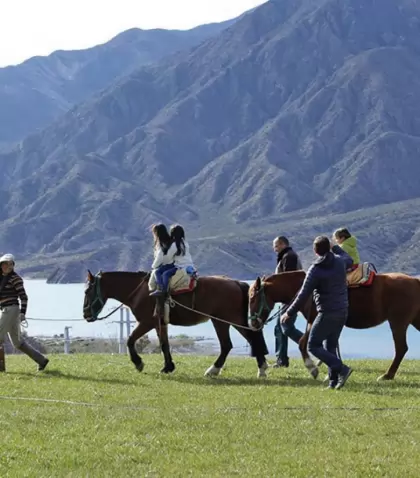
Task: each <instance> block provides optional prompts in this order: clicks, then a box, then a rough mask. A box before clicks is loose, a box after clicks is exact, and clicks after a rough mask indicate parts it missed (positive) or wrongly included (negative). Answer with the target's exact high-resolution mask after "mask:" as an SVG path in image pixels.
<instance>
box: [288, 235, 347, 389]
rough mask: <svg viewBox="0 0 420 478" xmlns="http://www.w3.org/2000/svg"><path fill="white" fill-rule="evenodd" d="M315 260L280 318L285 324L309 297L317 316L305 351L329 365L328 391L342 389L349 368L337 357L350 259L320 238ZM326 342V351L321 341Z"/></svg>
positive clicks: (345, 307)
mask: <svg viewBox="0 0 420 478" xmlns="http://www.w3.org/2000/svg"><path fill="white" fill-rule="evenodd" d="M314 251H315V253H316V255H317V256H318V259H317V261H316V262H315V263H314V264H313V265H312V266H311V267H310V268H309V270H308V272H307V275H306V278H305V281H304V283H303V285H302V288H301V289H300V291H299V294H298V296H297V297H296V299H295V300H294V302H293V303H292V305H291V306H290V307H289V309H288V310H287V312H286V313H285V314H284V315H283V316H282V318H281V322H282V323H287V322H288V321H289V320H290V317H293V316H294V315H295V314H296V313H297V311H298V310H300V309H301V308H302V307H303V306H304V304H305V302H306V301H307V299H308V298H309V297H310V295H311V294H312V293H313V298H314V301H315V305H316V310H317V312H318V315H317V317H316V319H315V322H314V323H313V325H312V328H311V332H310V335H309V342H308V350H309V352H310V353H311V354H313V355H314V356H315V357H317V358H318V359H320V360H322V362H324V363H325V364H327V365H328V374H329V378H330V383H329V388H335V389H339V388H342V387H344V385H345V383H346V381H347V379H348V378H349V376H350V374H351V373H352V369H351V368H350V367H348V366H347V365H345V364H343V362H342V361H341V360H340V359H339V358H338V357H337V353H336V351H337V346H338V340H339V338H340V334H341V331H342V330H343V327H344V325H345V323H346V321H347V315H348V305H349V302H348V290H347V280H346V270H347V269H348V268H349V267H351V265H352V264H353V260H352V258H351V257H350V256H349V255H348V254H347V253H346V252H344V251H343V250H342V249H341V248H339V247H338V248H336V247H334V248H333V252H332V251H331V244H330V241H329V239H328V237H325V236H319V237H317V238H316V239H315V241H314ZM324 340H325V341H326V344H325V349H324V347H323V345H322V344H323V342H324Z"/></svg>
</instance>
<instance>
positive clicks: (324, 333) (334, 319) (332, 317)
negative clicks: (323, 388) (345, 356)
mask: <svg viewBox="0 0 420 478" xmlns="http://www.w3.org/2000/svg"><path fill="white" fill-rule="evenodd" d="M346 321H347V311H337V312H330V313H319V314H318V315H317V316H316V319H315V321H314V323H313V325H312V328H311V332H310V334H309V341H308V350H309V352H310V353H311V354H312V355H314V356H315V357H316V358H318V359H319V360H322V362H324V363H325V364H326V365H327V366H328V374H329V377H330V380H336V379H337V377H338V374H339V373H340V372H341V371H342V369H343V367H345V365H344V364H343V362H342V361H341V360H340V359H339V358H338V357H337V347H338V340H339V338H340V335H341V331H342V330H343V327H344V325H345V324H346ZM324 341H325V348H324V346H323V342H324Z"/></svg>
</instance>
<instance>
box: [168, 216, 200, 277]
mask: <svg viewBox="0 0 420 478" xmlns="http://www.w3.org/2000/svg"><path fill="white" fill-rule="evenodd" d="M170 234H171V240H172V241H173V244H175V246H176V252H175V256H174V264H175V267H176V268H177V269H185V270H186V272H187V273H188V274H193V273H195V267H194V263H193V260H192V257H191V254H190V246H189V245H188V242H187V241H186V240H185V232H184V228H183V227H182V226H180V225H179V224H176V225H175V226H172V227H171V230H170Z"/></svg>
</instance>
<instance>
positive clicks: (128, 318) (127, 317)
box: [124, 307, 131, 339]
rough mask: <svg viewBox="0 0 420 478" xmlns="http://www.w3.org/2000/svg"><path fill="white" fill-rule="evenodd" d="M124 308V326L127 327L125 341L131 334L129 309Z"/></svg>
mask: <svg viewBox="0 0 420 478" xmlns="http://www.w3.org/2000/svg"><path fill="white" fill-rule="evenodd" d="M124 308H125V320H126V322H125V325H126V327H127V339H128V337H130V333H131V324H130V308H129V307H124Z"/></svg>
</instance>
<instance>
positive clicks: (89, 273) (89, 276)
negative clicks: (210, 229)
mask: <svg viewBox="0 0 420 478" xmlns="http://www.w3.org/2000/svg"><path fill="white" fill-rule="evenodd" d="M88 281H89V282H91V281H93V274H92V272H90V269H88Z"/></svg>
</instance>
